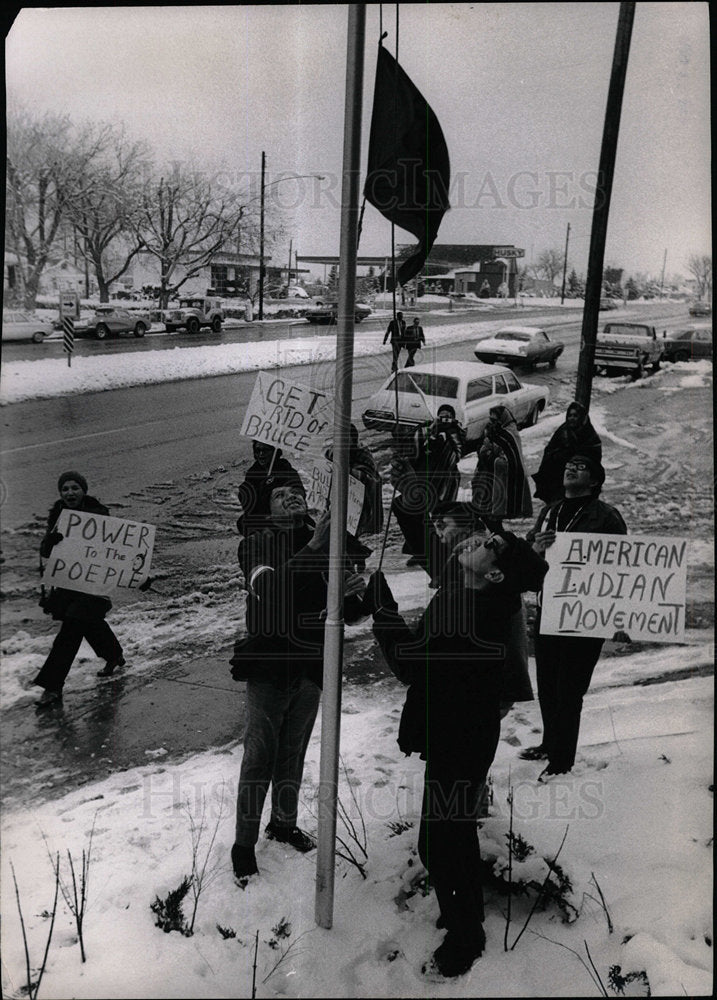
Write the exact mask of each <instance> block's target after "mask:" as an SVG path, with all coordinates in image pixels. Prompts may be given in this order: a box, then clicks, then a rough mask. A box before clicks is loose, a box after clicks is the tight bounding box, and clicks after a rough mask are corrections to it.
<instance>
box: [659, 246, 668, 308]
mask: <svg viewBox="0 0 717 1000" xmlns="http://www.w3.org/2000/svg"><path fill="white" fill-rule="evenodd" d="M666 264H667V247H665V256H664V257H663V258H662V276H661V278H660V298H662V286H663V285H664V284H665V265H666Z"/></svg>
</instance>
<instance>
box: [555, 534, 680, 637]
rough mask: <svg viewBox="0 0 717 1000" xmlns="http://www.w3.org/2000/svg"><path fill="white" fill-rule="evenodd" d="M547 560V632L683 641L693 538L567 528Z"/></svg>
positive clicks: (556, 540)
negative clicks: (689, 547) (689, 544)
mask: <svg viewBox="0 0 717 1000" xmlns="http://www.w3.org/2000/svg"><path fill="white" fill-rule="evenodd" d="M545 558H546V559H547V560H548V562H549V563H550V569H549V570H548V572H547V573H546V575H545V580H544V582H543V607H542V612H541V619H540V634H541V635H577V636H594V637H595V638H604V639H611V638H612V637H613V635H614V634H615V632H626V633H627V634H628V635H629V636H630V638H631V639H633V640H636V639H642V640H646V641H648V642H680V641H684V637H685V599H686V588H687V540H686V539H684V538H665V537H662V536H655V537H651V536H648V535H603V534H589V533H587V532H577V531H576V532H566V531H563V532H558V534H557V536H556V539H555V542H554V543H553V544H552V545H551V546H550V547H549V548H548V550H547V551H546V553H545Z"/></svg>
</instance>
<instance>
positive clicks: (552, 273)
mask: <svg viewBox="0 0 717 1000" xmlns="http://www.w3.org/2000/svg"><path fill="white" fill-rule="evenodd" d="M564 260H565V254H564V253H563V251H562V250H543V251H542V252H541V253H539V254H538V257H537V260H536V262H535V264H534V266H533V270H534V271H535V272H536V274H537V275H538V277H541V278H546V279H547V280H548V281H549V282H550V283H551V284H552V283H553V282H554V281H555V279H556V278H557V277H558V275H560V274H562V273H563V261H564Z"/></svg>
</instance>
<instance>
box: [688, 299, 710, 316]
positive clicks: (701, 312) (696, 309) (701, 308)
mask: <svg viewBox="0 0 717 1000" xmlns="http://www.w3.org/2000/svg"><path fill="white" fill-rule="evenodd" d="M711 315H712V306H711V305H710V304H709V302H699V301H698V302H693V303H692V305H691V306H690V316H711Z"/></svg>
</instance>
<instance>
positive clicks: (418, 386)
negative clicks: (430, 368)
mask: <svg viewBox="0 0 717 1000" xmlns="http://www.w3.org/2000/svg"><path fill="white" fill-rule="evenodd" d="M395 384H397V385H398V391H399V392H415V393H417V394H418V395H420V393H423V395H424V396H441V397H442V398H443V399H456V398H457V396H458V379H457V378H453V377H452V376H451V375H436V374H434V373H433V372H411V373H410V375H409V373H408V372H397V374H396V377H395V380H394V379H391V381H390V382H389V384H388V388H389V389H393V388H394V385H395Z"/></svg>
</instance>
